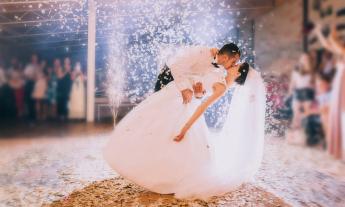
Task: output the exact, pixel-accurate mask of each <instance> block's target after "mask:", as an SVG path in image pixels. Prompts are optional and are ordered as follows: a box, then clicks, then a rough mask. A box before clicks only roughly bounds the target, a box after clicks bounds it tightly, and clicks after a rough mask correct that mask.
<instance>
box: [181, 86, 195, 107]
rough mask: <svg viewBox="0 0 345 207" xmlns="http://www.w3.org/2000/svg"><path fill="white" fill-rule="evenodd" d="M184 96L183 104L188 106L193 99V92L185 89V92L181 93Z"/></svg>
mask: <svg viewBox="0 0 345 207" xmlns="http://www.w3.org/2000/svg"><path fill="white" fill-rule="evenodd" d="M181 94H182V99H183V104H187V103H189V102H191V100H192V98H193V91H192V90H190V89H184V90H183V91H181Z"/></svg>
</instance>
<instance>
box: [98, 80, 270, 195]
mask: <svg viewBox="0 0 345 207" xmlns="http://www.w3.org/2000/svg"><path fill="white" fill-rule="evenodd" d="M244 101H245V100H244ZM199 105H200V101H199V100H196V99H193V100H192V102H191V103H189V104H187V105H185V104H182V97H181V95H180V92H179V90H178V89H177V87H176V85H175V83H174V82H171V83H170V84H169V85H167V86H166V87H165V88H163V89H162V90H160V91H159V92H156V93H154V94H152V95H151V96H149V97H148V98H147V99H146V100H144V101H143V102H142V103H140V104H139V105H138V106H137V107H135V108H134V109H133V110H132V111H131V112H129V113H128V114H127V115H126V116H125V117H124V118H123V119H122V120H121V121H120V123H119V124H118V125H117V126H116V127H115V130H114V132H113V134H112V137H111V138H110V140H109V142H108V143H107V144H106V145H105V147H104V151H103V155H104V158H105V160H106V161H107V162H108V163H109V165H110V166H111V167H112V168H113V169H114V170H115V171H116V172H118V173H119V174H120V175H122V176H123V177H125V178H127V179H128V180H130V181H133V182H134V183H136V184H138V185H140V186H142V187H144V188H146V189H148V190H150V191H153V192H157V193H161V194H171V193H174V194H175V196H176V197H178V198H191V199H193V198H199V199H207V198H210V197H212V196H217V195H221V194H224V193H227V192H229V191H231V190H232V189H234V188H236V187H238V186H239V185H241V184H242V183H243V182H246V181H250V180H251V179H252V178H253V175H254V173H255V172H256V171H257V169H258V167H259V163H260V161H261V156H262V142H263V136H262V137H260V136H261V135H260V134H255V136H259V138H258V139H257V140H258V143H259V144H258V143H257V142H253V140H252V139H242V138H241V137H238V136H237V137H236V136H234V138H233V136H232V135H231V130H234V133H242V134H243V131H250V130H243V128H240V127H239V126H238V125H237V124H236V126H233V127H229V126H228V125H225V127H227V129H226V130H220V131H217V132H214V131H211V130H210V129H209V128H208V127H207V125H206V122H205V119H204V117H201V118H200V119H198V120H197V121H196V122H195V124H194V125H193V126H192V127H191V128H190V130H189V131H188V132H187V134H186V136H185V137H184V139H183V140H182V141H181V142H175V141H173V139H174V137H175V136H176V135H177V134H178V133H179V132H180V130H181V128H182V126H183V125H184V124H185V123H186V122H187V120H188V119H189V118H190V117H191V115H192V114H193V113H194V111H195V110H196V108H197V107H198V106H199ZM235 105H236V104H235ZM242 105H243V104H242ZM237 109H238V108H237ZM234 110H236V107H235V108H234ZM230 111H231V110H230ZM230 113H231V112H230ZM233 113H234V116H238V115H237V114H235V112H233ZM246 121H248V120H246ZM234 123H235V122H233V124H234ZM239 124H241V120H239ZM261 124H263V123H261ZM235 128H237V129H238V130H235ZM240 129H242V130H240ZM229 130H230V131H229ZM253 132H254V133H256V132H257V130H255V129H254V130H253ZM229 133H230V134H229ZM234 135H235V134H234ZM243 135H244V136H245V134H243ZM248 144H253V146H252V147H248V146H246V145H248ZM254 145H255V146H254ZM256 149H257V150H256Z"/></svg>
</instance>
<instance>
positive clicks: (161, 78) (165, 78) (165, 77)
mask: <svg viewBox="0 0 345 207" xmlns="http://www.w3.org/2000/svg"><path fill="white" fill-rule="evenodd" d="M173 80H174V77H173V76H172V75H171V70H170V68H169V67H168V66H167V65H164V67H163V69H162V70H161V72H160V73H159V75H158V79H157V82H156V85H155V92H157V91H159V90H161V89H162V88H163V87H164V86H166V85H168V83H170V82H171V81H173Z"/></svg>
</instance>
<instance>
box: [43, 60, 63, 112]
mask: <svg viewBox="0 0 345 207" xmlns="http://www.w3.org/2000/svg"><path fill="white" fill-rule="evenodd" d="M60 66H61V65H60V61H59V60H58V59H56V60H55V61H54V68H52V67H48V68H47V91H46V105H45V107H46V112H47V116H48V117H49V118H52V119H54V118H56V111H57V108H56V96H57V82H58V79H57V76H56V71H58V69H59V68H60Z"/></svg>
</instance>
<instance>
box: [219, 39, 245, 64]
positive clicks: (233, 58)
mask: <svg viewBox="0 0 345 207" xmlns="http://www.w3.org/2000/svg"><path fill="white" fill-rule="evenodd" d="M240 57H241V51H240V49H239V48H238V47H237V45H236V44H234V43H229V44H226V45H224V46H223V47H222V48H221V49H220V50H219V52H218V55H217V64H219V65H222V66H223V67H224V68H229V67H232V66H234V65H235V64H236V63H237V62H238V61H239V60H240Z"/></svg>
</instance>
